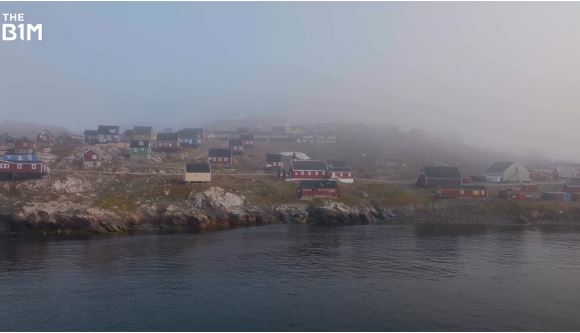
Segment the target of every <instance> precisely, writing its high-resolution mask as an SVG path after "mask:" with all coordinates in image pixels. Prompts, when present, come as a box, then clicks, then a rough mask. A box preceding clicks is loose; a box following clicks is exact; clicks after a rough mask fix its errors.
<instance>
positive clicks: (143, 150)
mask: <svg viewBox="0 0 580 333" xmlns="http://www.w3.org/2000/svg"><path fill="white" fill-rule="evenodd" d="M129 156H130V157H131V159H136V160H148V159H149V158H150V157H151V145H150V144H149V141H147V140H131V144H130V145H129Z"/></svg>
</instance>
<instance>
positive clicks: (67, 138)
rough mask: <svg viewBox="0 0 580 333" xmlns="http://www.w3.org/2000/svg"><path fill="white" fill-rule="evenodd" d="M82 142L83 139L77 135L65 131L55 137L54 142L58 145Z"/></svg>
mask: <svg viewBox="0 0 580 333" xmlns="http://www.w3.org/2000/svg"><path fill="white" fill-rule="evenodd" d="M82 142H83V139H82V138H81V137H79V136H78V135H75V136H73V135H70V134H68V133H66V132H63V133H61V134H60V135H59V136H57V137H56V144H57V145H59V146H71V145H78V144H81V143H82Z"/></svg>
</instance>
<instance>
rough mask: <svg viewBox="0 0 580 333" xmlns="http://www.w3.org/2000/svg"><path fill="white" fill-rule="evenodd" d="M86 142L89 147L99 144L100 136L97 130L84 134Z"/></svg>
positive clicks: (86, 131)
mask: <svg viewBox="0 0 580 333" xmlns="http://www.w3.org/2000/svg"><path fill="white" fill-rule="evenodd" d="M83 137H84V140H83V141H84V142H85V143H86V144H88V145H96V144H97V143H99V135H98V133H97V131H96V130H85V131H84V132H83Z"/></svg>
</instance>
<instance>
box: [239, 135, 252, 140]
mask: <svg viewBox="0 0 580 333" xmlns="http://www.w3.org/2000/svg"><path fill="white" fill-rule="evenodd" d="M240 137H241V139H242V140H254V134H242V135H240Z"/></svg>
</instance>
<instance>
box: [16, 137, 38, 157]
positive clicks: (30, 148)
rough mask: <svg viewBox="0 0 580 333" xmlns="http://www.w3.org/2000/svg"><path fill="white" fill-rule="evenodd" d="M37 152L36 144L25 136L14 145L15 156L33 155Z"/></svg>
mask: <svg viewBox="0 0 580 333" xmlns="http://www.w3.org/2000/svg"><path fill="white" fill-rule="evenodd" d="M35 151H36V144H35V143H34V142H33V141H32V140H30V139H29V138H27V137H25V136H23V137H21V138H20V139H18V140H16V142H15V143H14V153H15V154H22V155H26V154H33V153H34V152H35Z"/></svg>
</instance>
